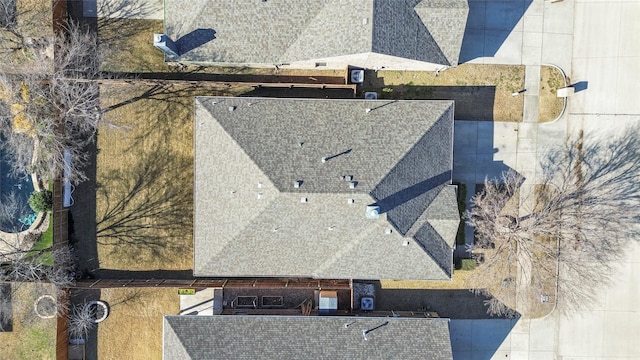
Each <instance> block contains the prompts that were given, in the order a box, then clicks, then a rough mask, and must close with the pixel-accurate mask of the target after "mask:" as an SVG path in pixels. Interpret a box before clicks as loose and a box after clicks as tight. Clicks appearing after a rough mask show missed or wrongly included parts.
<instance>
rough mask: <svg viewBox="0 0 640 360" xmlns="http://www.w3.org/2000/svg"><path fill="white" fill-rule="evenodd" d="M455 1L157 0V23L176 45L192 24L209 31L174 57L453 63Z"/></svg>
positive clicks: (459, 14) (458, 40)
mask: <svg viewBox="0 0 640 360" xmlns="http://www.w3.org/2000/svg"><path fill="white" fill-rule="evenodd" d="M461 1H462V0H439V1H428V0H424V1H422V2H421V1H420V0H316V1H308V0H269V1H254V0H216V1H210V0H191V1H190V3H189V7H188V8H185V7H184V2H183V1H178V0H165V23H166V32H167V34H168V35H169V37H170V38H172V39H173V40H174V41H176V42H177V44H178V47H180V46H181V44H183V43H185V44H186V43H187V42H188V41H186V40H185V39H188V40H192V39H190V38H194V37H196V36H197V31H198V29H200V30H202V29H213V30H214V31H215V38H214V39H213V40H210V41H206V42H204V43H202V44H201V43H199V42H198V41H197V39H195V40H196V41H195V43H197V44H198V45H199V46H197V47H195V48H191V47H189V46H184V48H182V49H180V50H181V52H183V53H182V55H181V58H180V60H182V61H198V62H228V63H237V64H265V65H266V64H280V63H288V62H296V61H305V60H314V59H328V58H333V57H341V56H349V55H356V54H366V53H371V52H373V53H380V54H385V55H390V56H393V57H398V58H405V59H411V60H417V61H422V62H428V63H436V64H443V65H457V59H458V55H459V52H460V46H461V44H462V37H463V35H464V26H465V25H466V16H467V13H468V11H466V10H467V9H466V8H465V7H464V6H463V5H462V2H461ZM465 4H466V3H465ZM439 19H446V22H445V23H443V24H441V23H440V22H439ZM181 39H182V40H181ZM207 40H208V39H207Z"/></svg>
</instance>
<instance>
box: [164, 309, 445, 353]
mask: <svg viewBox="0 0 640 360" xmlns="http://www.w3.org/2000/svg"><path fill="white" fill-rule="evenodd" d="M354 319H357V320H356V321H354ZM347 323H348V324H350V325H349V326H345V324H347ZM375 327H378V328H377V329H375V330H371V329H373V328H375ZM367 330H371V331H369V332H368V333H366V340H365V338H364V335H363V332H364V331H367ZM174 347H175V348H181V349H186V352H187V353H188V356H187V357H181V356H180V355H183V353H176V352H174V351H172V348H174ZM163 353H164V355H163V358H164V360H173V359H180V360H185V359H234V358H272V359H303V358H309V357H312V358H316V359H336V358H352V359H391V358H394V359H399V358H402V359H424V358H425V355H426V354H428V358H429V359H433V360H449V359H451V358H452V356H453V355H452V351H451V340H450V335H449V321H448V319H420V318H418V319H412V318H376V317H360V318H354V317H339V316H325V317H323V316H260V315H252V316H242V315H236V316H228V315H227V316H224V315H222V316H165V317H164V334H163Z"/></svg>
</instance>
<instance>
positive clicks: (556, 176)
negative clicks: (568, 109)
mask: <svg viewBox="0 0 640 360" xmlns="http://www.w3.org/2000/svg"><path fill="white" fill-rule="evenodd" d="M639 130H640V129H639V126H638V125H633V126H629V127H627V128H623V129H620V130H619V131H618V132H617V133H616V134H615V135H613V136H611V135H610V136H608V137H607V138H602V137H598V136H597V135H594V134H592V135H590V137H589V138H586V137H585V136H584V134H583V133H582V132H580V133H579V134H578V136H577V138H575V139H573V140H571V141H569V142H568V143H567V144H566V145H565V146H564V147H562V148H559V149H552V150H550V151H548V152H547V154H546V156H545V157H544V158H543V159H542V160H541V168H542V173H543V176H542V179H541V182H542V184H543V186H545V187H546V188H547V189H548V199H547V206H548V207H550V208H551V210H550V211H555V213H559V214H560V216H561V219H560V224H562V226H563V227H562V232H559V233H558V234H557V235H556V237H557V238H558V241H559V254H558V262H559V264H560V275H559V276H558V309H559V310H560V311H561V312H564V313H569V312H571V311H573V310H580V309H589V308H591V307H593V306H594V305H597V304H598V302H599V301H600V300H602V299H599V296H600V295H601V293H602V291H603V290H604V289H605V288H606V287H608V286H609V285H610V284H612V283H613V282H614V281H615V277H614V274H615V267H616V266H617V264H618V263H619V261H620V260H621V259H622V257H623V256H624V254H625V249H626V248H627V245H628V242H629V241H638V238H637V233H638V226H637V224H638V223H639V222H640V185H638V184H639V183H640V170H639V169H640V137H638V131H639ZM543 210H545V209H543ZM555 213H554V212H551V214H552V215H553V214H555Z"/></svg>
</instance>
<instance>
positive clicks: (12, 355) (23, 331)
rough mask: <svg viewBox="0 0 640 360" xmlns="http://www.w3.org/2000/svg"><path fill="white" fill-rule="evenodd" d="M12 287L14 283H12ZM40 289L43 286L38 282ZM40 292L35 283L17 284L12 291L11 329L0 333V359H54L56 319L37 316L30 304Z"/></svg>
mask: <svg viewBox="0 0 640 360" xmlns="http://www.w3.org/2000/svg"><path fill="white" fill-rule="evenodd" d="M13 286H14V288H15V285H13ZM38 286H39V287H40V288H41V289H40V290H42V287H43V285H38ZM43 293H51V294H54V292H53V289H51V291H50V292H46V291H45V292H42V291H38V290H37V289H36V285H34V284H26V283H25V284H20V287H19V288H18V289H17V290H16V291H15V293H14V294H13V331H10V332H0V358H2V359H43V360H46V359H55V348H56V319H55V318H54V319H40V318H38V317H37V316H36V315H35V313H34V310H33V303H34V301H35V299H36V298H37V296H38V295H40V294H43Z"/></svg>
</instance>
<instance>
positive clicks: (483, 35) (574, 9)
mask: <svg viewBox="0 0 640 360" xmlns="http://www.w3.org/2000/svg"><path fill="white" fill-rule="evenodd" d="M520 3H521V2H520V1H519V0H514V1H511V2H506V1H493V0H471V1H470V6H471V7H472V8H474V7H475V8H482V9H484V11H485V14H486V15H487V16H494V17H495V16H499V15H501V16H502V17H503V18H504V17H507V18H508V17H509V16H507V15H508V14H510V12H509V11H511V13H513V11H515V12H516V13H517V10H518V9H519V6H520ZM522 3H523V7H524V8H525V12H524V16H523V17H522V19H521V21H518V23H517V24H516V25H515V26H514V27H513V28H512V31H510V32H509V33H508V34H506V35H505V34H504V33H501V31H502V30H499V29H495V28H490V29H484V30H483V31H480V30H477V29H475V30H474V29H471V30H469V31H470V32H471V33H472V34H471V35H472V36H474V37H475V39H476V40H478V41H479V42H480V43H481V44H482V47H483V50H482V51H486V49H489V50H491V49H495V48H496V45H495V44H492V40H491V39H496V37H497V38H500V37H502V38H503V39H504V42H503V43H502V45H501V46H499V47H497V50H496V51H495V53H494V54H493V55H491V54H488V55H490V56H480V57H476V58H474V59H473V60H472V61H471V62H477V63H504V64H524V65H526V66H527V69H526V79H525V82H526V84H527V87H528V90H527V92H526V93H525V95H524V96H525V122H523V123H520V124H503V123H492V124H491V125H481V124H478V123H472V122H464V121H461V122H456V128H455V131H456V132H459V133H458V134H456V141H462V144H460V143H458V144H455V145H454V147H455V148H454V177H456V178H457V180H460V181H463V182H469V183H474V182H477V181H478V180H479V179H482V178H483V177H484V176H483V174H488V175H492V173H493V172H495V171H496V170H497V169H498V168H500V167H503V166H507V167H510V168H513V169H516V170H517V171H518V172H520V173H522V174H523V175H524V176H525V177H526V178H527V179H528V180H527V183H532V184H533V183H535V182H536V181H535V179H536V177H537V176H539V175H540V171H539V169H537V168H536V166H535V164H536V162H537V161H536V159H537V158H538V157H539V156H541V155H542V154H544V152H545V150H547V149H548V148H550V147H554V146H558V145H561V144H562V143H563V142H564V141H565V139H566V138H567V137H568V136H575V134H577V133H578V132H579V131H583V132H584V136H585V138H586V139H597V138H611V136H612V134H613V133H616V132H619V131H623V130H624V129H625V128H626V126H627V125H629V124H638V123H639V122H640V101H638V100H637V96H638V94H639V93H640V37H639V36H640V35H638V34H640V21H638V20H637V19H638V18H639V17H640V1H638V0H564V1H562V2H558V3H551V2H550V1H548V0H547V1H543V0H533V2H532V3H531V4H530V5H529V6H528V7H527V2H522ZM507 8H509V9H511V10H509V11H507V10H505V9H507ZM487 9H489V10H487ZM514 9H515V10H514ZM476 13H478V12H477V11H476ZM483 21H484V23H485V25H486V24H487V18H486V17H485V19H484V20H483ZM490 21H494V22H497V23H500V21H501V20H496V19H494V20H490ZM472 23H473V22H472ZM491 26H495V24H493V25H491ZM476 27H477V24H476ZM538 44H540V46H538ZM469 49H470V48H467V49H466V51H467V54H469V53H473V52H472V51H471V50H469ZM476 50H478V49H476ZM476 53H477V52H476ZM467 60H469V59H467ZM540 64H555V65H558V66H560V67H561V68H562V69H564V71H565V72H566V73H567V75H568V76H569V77H570V79H571V83H572V84H575V87H576V91H577V93H576V94H575V95H574V96H573V97H572V98H570V99H569V103H568V109H567V112H566V113H565V115H564V116H563V117H562V118H561V119H559V120H558V121H556V122H553V123H546V124H537V123H533V122H530V121H529V120H531V119H532V118H533V115H534V114H535V111H536V110H534V109H533V105H532V103H533V102H534V101H533V100H527V98H526V97H527V96H529V97H531V98H533V97H535V96H536V95H537V94H536V92H535V91H531V92H530V91H529V90H531V89H534V88H533V87H532V86H535V85H533V82H534V80H533V79H536V78H537V77H538V76H539V75H538V74H539V73H538V71H539V69H538V68H537V67H538V66H539V65H540ZM536 108H537V107H536ZM514 133H515V136H514ZM639 259H640V245H639V244H638V243H637V242H635V243H631V244H629V246H628V253H627V257H626V259H625V260H624V261H622V262H620V263H619V264H617V270H616V277H615V278H616V283H615V284H611V286H610V287H609V288H607V289H605V290H603V291H602V292H601V294H600V300H601V301H600V303H599V304H597V305H595V307H594V308H593V309H592V310H591V311H581V312H578V313H575V314H572V315H570V316H562V315H560V314H558V313H552V314H551V315H550V316H548V317H546V318H544V319H536V320H525V319H520V320H518V321H509V320H453V321H451V334H452V335H451V337H452V343H453V350H454V358H455V359H491V358H494V359H505V358H509V359H532V360H533V359H536V360H537V359H640V340H639V339H640V335H638V334H640V301H638V299H639V298H640V280H638V279H639V278H640V260H639Z"/></svg>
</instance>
